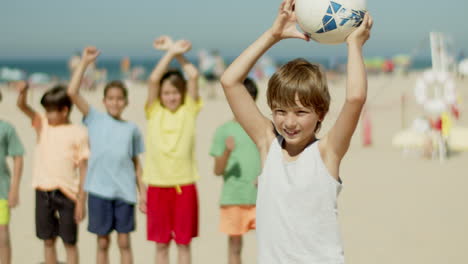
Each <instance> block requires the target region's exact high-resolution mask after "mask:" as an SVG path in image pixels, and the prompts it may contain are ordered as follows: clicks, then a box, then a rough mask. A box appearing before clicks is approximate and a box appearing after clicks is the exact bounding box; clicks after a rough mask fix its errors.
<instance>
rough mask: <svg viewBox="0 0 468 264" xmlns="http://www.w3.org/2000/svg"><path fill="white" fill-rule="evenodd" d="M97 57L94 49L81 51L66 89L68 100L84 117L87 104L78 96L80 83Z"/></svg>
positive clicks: (87, 110)
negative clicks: (78, 61) (79, 58)
mask: <svg viewBox="0 0 468 264" xmlns="http://www.w3.org/2000/svg"><path fill="white" fill-rule="evenodd" d="M98 56H99V51H98V50H97V49H96V48H95V47H86V48H85V49H84V50H83V54H82V56H81V60H80V63H79V64H78V66H77V67H76V69H75V71H73V75H72V78H71V81H70V84H69V85H68V89H67V94H68V96H70V99H71V100H72V101H73V103H74V104H75V105H76V106H77V107H78V109H79V110H80V112H81V113H82V114H83V115H84V116H86V115H87V114H88V112H89V104H88V102H86V100H85V99H84V98H83V96H81V95H80V86H81V81H82V79H83V75H84V73H85V71H86V68H87V67H88V65H89V64H90V63H93V62H94V61H96V58H97V57H98Z"/></svg>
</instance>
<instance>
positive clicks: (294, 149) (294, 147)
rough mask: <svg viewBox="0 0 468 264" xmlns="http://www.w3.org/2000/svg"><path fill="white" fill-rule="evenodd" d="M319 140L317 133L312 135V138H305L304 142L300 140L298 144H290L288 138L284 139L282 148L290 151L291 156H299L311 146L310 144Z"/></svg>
mask: <svg viewBox="0 0 468 264" xmlns="http://www.w3.org/2000/svg"><path fill="white" fill-rule="evenodd" d="M316 140H317V138H316V137H315V135H313V136H312V138H310V139H308V140H304V141H303V142H300V143H298V144H288V143H287V142H286V140H283V144H282V146H281V147H282V148H283V149H284V151H286V152H287V153H288V155H289V156H290V157H297V156H298V155H300V154H301V153H302V151H304V149H305V148H306V147H307V146H309V145H310V144H312V143H314V142H315V141H316Z"/></svg>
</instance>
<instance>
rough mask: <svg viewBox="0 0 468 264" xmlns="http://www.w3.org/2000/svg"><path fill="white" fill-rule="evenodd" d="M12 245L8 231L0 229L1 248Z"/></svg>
mask: <svg viewBox="0 0 468 264" xmlns="http://www.w3.org/2000/svg"><path fill="white" fill-rule="evenodd" d="M7 247H10V237H9V235H8V232H7V231H5V230H3V229H1V230H0V248H7Z"/></svg>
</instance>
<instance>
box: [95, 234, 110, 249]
mask: <svg viewBox="0 0 468 264" xmlns="http://www.w3.org/2000/svg"><path fill="white" fill-rule="evenodd" d="M97 245H98V249H99V250H101V251H107V250H108V249H109V247H110V239H109V237H108V236H105V237H101V236H100V237H98V240H97Z"/></svg>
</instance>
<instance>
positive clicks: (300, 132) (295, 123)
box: [273, 94, 320, 146]
mask: <svg viewBox="0 0 468 264" xmlns="http://www.w3.org/2000/svg"><path fill="white" fill-rule="evenodd" d="M295 101H296V107H276V108H275V109H273V123H274V125H275V128H276V130H277V131H278V133H280V134H281V136H283V138H284V140H285V141H286V143H287V144H291V145H294V146H298V145H303V144H304V146H305V145H307V144H309V143H310V142H311V141H312V140H313V139H314V138H315V128H316V127H317V124H318V122H319V121H320V119H319V116H318V115H317V114H316V113H315V111H314V110H313V109H312V108H309V107H305V106H303V105H302V104H301V102H300V100H299V98H298V96H297V94H296V98H295Z"/></svg>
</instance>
